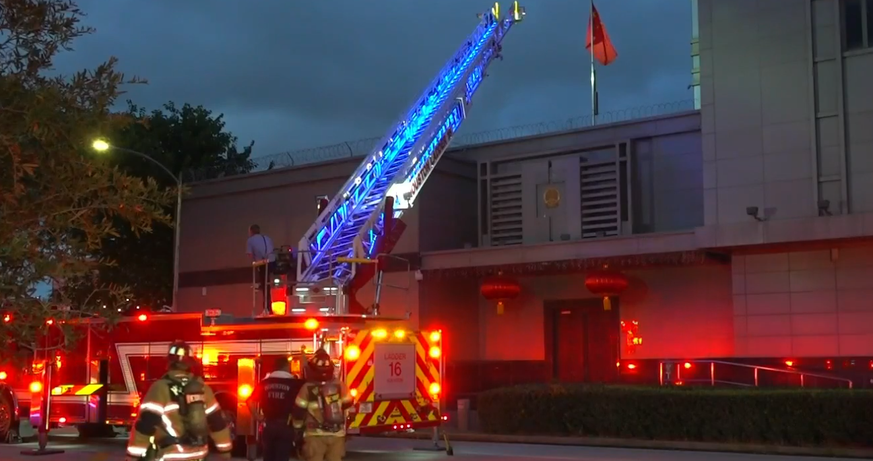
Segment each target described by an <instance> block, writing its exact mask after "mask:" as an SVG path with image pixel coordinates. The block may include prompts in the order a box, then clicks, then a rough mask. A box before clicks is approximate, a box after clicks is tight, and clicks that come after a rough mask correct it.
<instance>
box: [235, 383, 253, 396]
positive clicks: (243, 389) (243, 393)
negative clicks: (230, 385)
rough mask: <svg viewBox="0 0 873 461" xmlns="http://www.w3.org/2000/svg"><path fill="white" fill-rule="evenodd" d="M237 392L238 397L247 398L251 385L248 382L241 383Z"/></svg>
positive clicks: (249, 394) (250, 391)
mask: <svg viewBox="0 0 873 461" xmlns="http://www.w3.org/2000/svg"><path fill="white" fill-rule="evenodd" d="M238 392H239V396H240V397H242V398H243V399H247V398H249V397H250V396H251V395H252V386H249V385H248V384H243V385H242V386H240V387H239V391H238Z"/></svg>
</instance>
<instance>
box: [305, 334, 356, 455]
mask: <svg viewBox="0 0 873 461" xmlns="http://www.w3.org/2000/svg"><path fill="white" fill-rule="evenodd" d="M295 403H296V404H297V406H298V407H300V408H301V409H303V410H305V414H304V415H303V418H302V419H301V420H299V421H298V420H295V425H296V426H297V427H300V428H302V429H303V440H304V441H303V457H304V459H306V461H340V460H341V459H342V458H343V456H345V454H346V437H345V436H346V417H345V410H347V409H348V408H350V407H351V406H352V404H353V403H354V402H353V400H352V397H351V396H350V395H349V391H348V388H347V387H346V385H345V384H344V383H342V382H340V381H339V380H338V379H336V378H335V377H334V364H333V360H332V359H331V358H330V354H328V353H327V351H325V350H324V349H319V350H318V352H316V353H315V355H314V356H313V357H312V359H311V360H310V361H309V364H308V370H307V373H306V383H305V384H304V385H303V387H302V388H301V389H300V392H299V393H298V394H297V399H296V401H295Z"/></svg>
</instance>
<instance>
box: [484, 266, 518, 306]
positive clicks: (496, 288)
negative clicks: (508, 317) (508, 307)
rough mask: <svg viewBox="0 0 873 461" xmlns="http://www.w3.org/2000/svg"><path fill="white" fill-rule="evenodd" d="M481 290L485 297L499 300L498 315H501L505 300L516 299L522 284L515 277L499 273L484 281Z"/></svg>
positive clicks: (490, 299)
mask: <svg viewBox="0 0 873 461" xmlns="http://www.w3.org/2000/svg"><path fill="white" fill-rule="evenodd" d="M479 292H480V293H482V297H484V298H485V299H487V300H489V301H497V315H500V314H503V308H504V307H505V305H504V302H505V301H508V300H510V299H515V298H516V297H517V296H518V294H519V293H521V286H520V285H519V284H518V282H517V281H516V280H515V279H511V278H509V277H504V276H503V274H502V273H499V274H497V275H496V276H494V277H488V278H487V279H485V280H484V281H482V286H481V287H480V288H479Z"/></svg>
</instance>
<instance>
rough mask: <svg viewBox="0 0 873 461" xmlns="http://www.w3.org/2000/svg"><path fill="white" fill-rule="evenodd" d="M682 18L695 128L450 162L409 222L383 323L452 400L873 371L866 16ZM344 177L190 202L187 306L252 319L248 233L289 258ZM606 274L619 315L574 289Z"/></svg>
mask: <svg viewBox="0 0 873 461" xmlns="http://www.w3.org/2000/svg"><path fill="white" fill-rule="evenodd" d="M693 11H694V13H695V18H694V23H695V27H694V28H693V29H694V31H695V36H694V37H693V39H692V43H691V47H692V69H693V70H692V79H693V80H692V86H693V88H694V91H695V99H696V100H697V101H698V102H699V110H693V111H689V112H684V113H678V114H672V115H669V116H663V117H654V118H649V119H642V120H636V121H628V122H622V123H616V124H610V125H602V126H597V127H593V128H587V129H581V130H573V131H570V132H563V133H555V134H550V135H544V136H535V137H528V138H522V139H516V140H512V141H504V142H496V143H490V144H482V145H477V146H468V147H464V148H460V149H455V150H453V151H451V152H450V153H449V154H447V155H446V157H445V158H444V159H443V160H442V162H441V164H440V166H439V168H438V171H437V172H436V173H435V174H434V175H433V176H432V177H431V179H430V180H429V181H428V183H427V186H426V187H425V188H424V192H423V193H422V197H421V199H420V204H419V205H417V207H416V208H415V209H414V210H413V211H412V212H411V213H408V214H406V215H405V216H404V218H403V219H404V221H405V222H406V223H407V225H408V228H407V230H406V233H405V234H404V236H403V238H402V239H401V241H400V243H399V244H398V246H397V248H396V249H395V251H394V254H395V255H396V256H398V257H399V258H401V259H402V260H403V261H405V262H406V263H407V266H405V267H406V268H408V270H406V269H404V270H396V271H395V272H392V273H390V274H387V275H386V277H385V285H386V289H385V291H384V292H383V298H382V305H383V311H382V312H383V314H385V315H403V314H405V313H406V312H408V313H409V314H410V315H411V318H412V320H413V322H414V323H417V324H419V325H420V326H421V327H434V326H438V327H442V328H444V329H445V330H446V332H447V333H446V336H445V338H446V341H447V346H446V350H447V357H449V358H450V362H451V364H450V365H451V366H450V368H449V370H448V373H449V376H452V378H450V379H451V380H452V382H453V387H454V389H453V392H454V394H456V395H462V394H465V393H474V392H476V391H478V390H481V389H483V388H487V387H493V386H497V385H506V384H512V383H519V382H530V381H534V382H542V381H551V380H553V379H559V380H563V381H616V380H634V379H637V378H640V379H642V378H645V379H649V380H651V379H662V378H663V370H664V364H663V362H665V361H667V360H674V361H680V362H681V361H689V363H688V364H687V366H688V367H689V368H688V369H686V371H685V373H686V376H690V375H688V373H691V372H692V371H693V370H694V367H696V366H697V364H698V363H703V362H702V361H705V360H715V359H718V360H721V361H725V362H732V363H737V364H744V363H757V364H769V365H772V366H774V367H782V368H785V367H788V368H790V369H803V370H812V371H820V372H822V373H835V374H846V375H851V376H860V375H863V374H864V373H867V374H869V373H870V372H871V371H873V361H871V359H873V301H871V300H873V285H870V284H869V281H870V280H873V89H871V88H870V85H869V82H870V81H871V77H873V0H732V1H730V2H723V1H716V0H697V1H695V2H694V8H693ZM356 164H357V159H350V160H339V161H335V162H329V163H321V164H314V165H304V166H299V167H291V168H281V169H276V170H272V171H267V172H262V173H255V174H250V175H245V176H241V177H234V178H228V179H224V180H214V181H206V182H202V183H199V184H197V185H195V186H194V187H193V188H192V191H191V194H190V195H189V196H188V197H187V198H186V200H185V203H184V205H183V212H182V222H183V224H182V259H181V261H182V263H181V272H182V274H181V279H180V286H181V290H180V297H179V299H180V306H182V308H183V309H185V310H197V311H199V310H203V309H209V308H219V309H222V310H223V311H227V312H234V313H236V314H238V315H247V314H248V313H249V312H250V311H251V310H252V305H253V303H252V292H251V288H250V287H251V277H252V274H251V269H250V268H247V267H246V264H247V260H246V258H245V254H244V253H245V247H244V244H243V242H244V240H245V238H246V230H247V228H248V226H249V225H250V224H254V223H257V224H260V225H261V227H262V228H263V229H264V231H265V232H266V233H267V234H268V235H270V236H271V237H272V238H273V240H274V241H275V242H276V244H277V245H279V244H288V245H292V246H296V240H297V239H299V237H300V236H301V235H303V233H304V232H305V231H306V229H307V228H308V227H309V225H310V224H311V223H312V221H313V220H314V219H315V214H316V211H315V210H316V208H315V206H316V205H315V201H316V197H318V196H321V195H329V194H333V193H335V191H336V190H337V189H338V188H339V187H340V186H341V184H342V183H343V182H344V181H345V180H346V179H347V175H348V174H350V173H351V171H352V170H353V169H354V167H355V165H356ZM604 268H606V269H607V270H609V271H612V272H614V273H620V274H622V276H623V277H624V278H625V279H626V280H627V281H628V286H627V289H626V290H623V291H622V292H621V293H618V296H616V297H613V298H611V299H612V307H611V309H609V310H606V309H605V308H604V305H603V302H602V299H601V297H600V296H598V295H596V294H594V293H591V292H590V291H589V290H588V289H587V288H586V287H585V280H586V276H587V275H588V274H591V273H592V272H594V271H602V270H604ZM498 275H499V276H501V277H503V278H507V279H511V280H512V281H513V283H517V285H518V287H519V289H520V290H519V294H518V296H517V297H514V298H513V299H507V300H505V310H504V313H502V314H498V313H497V309H496V306H495V303H494V301H492V300H487V299H484V298H483V297H482V296H481V295H480V290H481V287H482V284H483V282H484V281H486V280H487V279H488V278H489V277H494V276H498ZM370 295H371V292H368V293H365V294H362V295H361V296H370ZM622 325H625V327H622ZM631 325H633V328H631V327H630V326H631ZM631 336H633V338H635V341H633V342H631V341H630V339H631ZM698 361H700V362H698ZM692 364H693V366H692ZM789 364H790V365H789ZM616 365H618V366H616ZM710 365H712V364H711V363H710ZM719 366H721V365H719ZM719 373H721V372H719ZM659 375H660V376H659ZM701 379H705V378H704V377H701ZM711 379H714V378H711Z"/></svg>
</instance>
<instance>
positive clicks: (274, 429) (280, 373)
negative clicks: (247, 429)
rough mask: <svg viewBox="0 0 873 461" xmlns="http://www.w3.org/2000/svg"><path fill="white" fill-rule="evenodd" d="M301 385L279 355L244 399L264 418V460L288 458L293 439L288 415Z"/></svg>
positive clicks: (289, 457) (292, 449)
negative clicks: (271, 368) (272, 365)
mask: <svg viewBox="0 0 873 461" xmlns="http://www.w3.org/2000/svg"><path fill="white" fill-rule="evenodd" d="M301 387H303V380H302V379H299V378H296V377H295V376H294V375H292V374H291V364H290V363H289V362H288V358H286V357H280V358H278V359H276V365H275V371H273V372H272V373H270V374H269V375H267V377H266V378H264V380H263V381H261V382H260V383H259V384H258V386H257V387H255V391H254V393H252V396H251V397H249V399H248V401H246V404H247V405H248V406H249V410H251V412H252V414H253V415H257V417H258V420H260V421H263V422H264V437H263V441H264V461H288V460H289V459H291V454H292V453H294V448H295V445H296V444H295V443H294V442H296V440H297V437H296V434H295V431H294V427H293V426H292V421H291V416H292V414H293V413H295V412H296V410H297V407H296V406H295V405H294V399H295V398H296V397H297V393H298V392H300V388H301ZM258 407H260V408H258Z"/></svg>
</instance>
